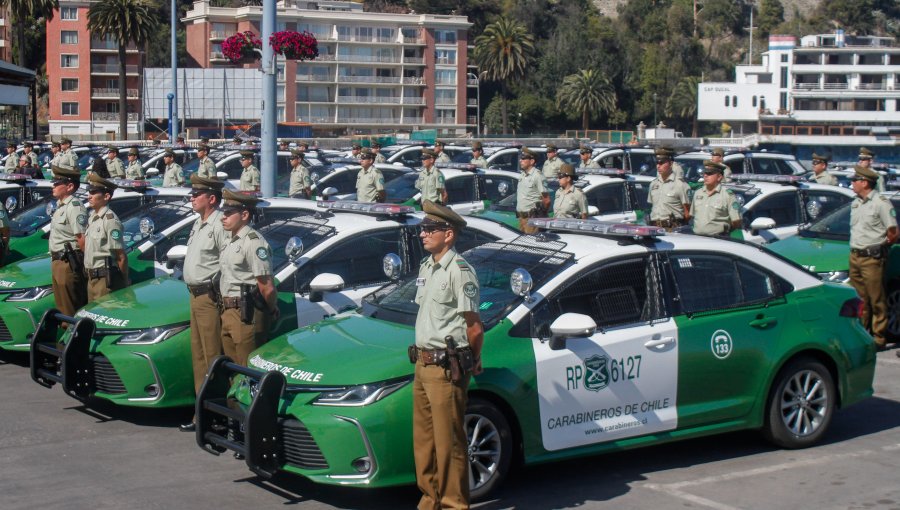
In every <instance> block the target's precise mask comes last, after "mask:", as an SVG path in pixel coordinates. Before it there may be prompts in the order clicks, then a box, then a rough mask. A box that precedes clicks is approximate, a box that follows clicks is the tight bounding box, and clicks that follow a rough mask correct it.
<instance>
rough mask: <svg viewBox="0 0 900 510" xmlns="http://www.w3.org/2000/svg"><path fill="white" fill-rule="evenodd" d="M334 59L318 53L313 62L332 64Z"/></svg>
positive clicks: (331, 56)
mask: <svg viewBox="0 0 900 510" xmlns="http://www.w3.org/2000/svg"><path fill="white" fill-rule="evenodd" d="M334 61H335V58H334V55H332V54H325V53H319V56H318V57H316V58H315V59H314V60H313V62H334Z"/></svg>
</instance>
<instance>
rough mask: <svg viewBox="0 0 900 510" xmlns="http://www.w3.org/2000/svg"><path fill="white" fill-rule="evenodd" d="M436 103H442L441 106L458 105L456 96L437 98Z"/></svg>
mask: <svg viewBox="0 0 900 510" xmlns="http://www.w3.org/2000/svg"><path fill="white" fill-rule="evenodd" d="M434 104H436V105H440V106H456V99H455V98H454V99H447V98H441V99H435V100H434Z"/></svg>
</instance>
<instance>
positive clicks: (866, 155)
mask: <svg viewBox="0 0 900 510" xmlns="http://www.w3.org/2000/svg"><path fill="white" fill-rule="evenodd" d="M874 157H875V153H874V152H872V151H870V150H869V149H867V148H865V147H862V148H861V149H859V159H872V158H874Z"/></svg>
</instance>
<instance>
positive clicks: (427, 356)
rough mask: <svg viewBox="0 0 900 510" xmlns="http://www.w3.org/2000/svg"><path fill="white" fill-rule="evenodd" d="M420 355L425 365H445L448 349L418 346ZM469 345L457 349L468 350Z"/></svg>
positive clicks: (458, 350)
mask: <svg viewBox="0 0 900 510" xmlns="http://www.w3.org/2000/svg"><path fill="white" fill-rule="evenodd" d="M416 350H417V351H418V355H419V360H420V361H421V362H422V364H423V365H426V366H427V365H440V366H445V365H446V364H447V349H421V348H416ZM468 350H469V347H462V348H460V349H457V352H463V351H468Z"/></svg>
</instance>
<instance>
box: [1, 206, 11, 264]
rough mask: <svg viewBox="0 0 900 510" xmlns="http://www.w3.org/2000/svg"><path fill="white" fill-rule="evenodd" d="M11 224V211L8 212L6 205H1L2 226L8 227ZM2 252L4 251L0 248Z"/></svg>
mask: <svg viewBox="0 0 900 510" xmlns="http://www.w3.org/2000/svg"><path fill="white" fill-rule="evenodd" d="M9 226H10V222H9V213H7V212H6V207H0V228H8V227H9ZM0 253H2V250H0Z"/></svg>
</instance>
